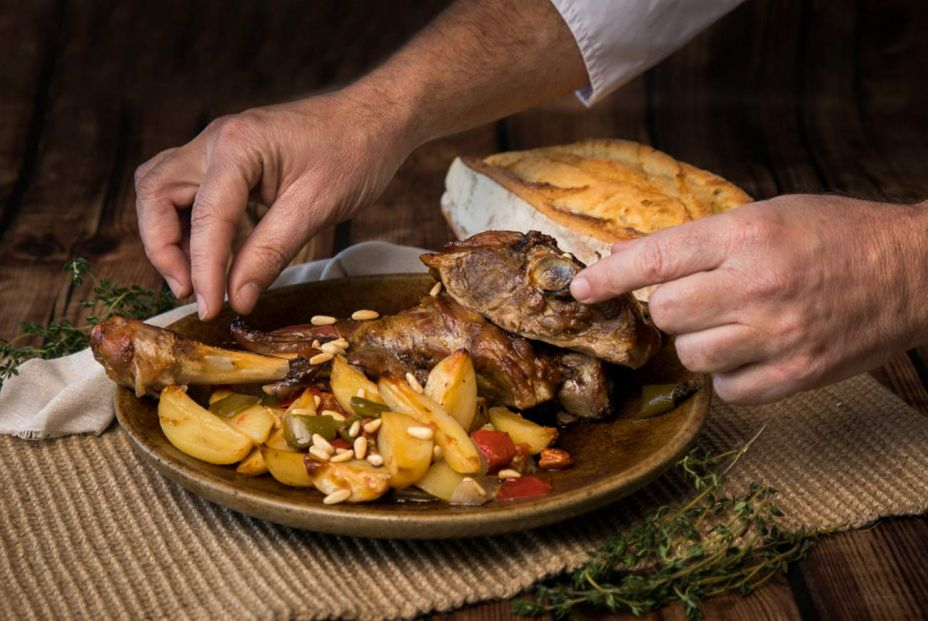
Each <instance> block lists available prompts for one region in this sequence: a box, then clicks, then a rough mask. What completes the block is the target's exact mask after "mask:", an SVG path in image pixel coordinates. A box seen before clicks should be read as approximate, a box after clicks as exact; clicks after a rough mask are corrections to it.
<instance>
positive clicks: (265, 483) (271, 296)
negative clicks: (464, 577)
mask: <svg viewBox="0 0 928 621" xmlns="http://www.w3.org/2000/svg"><path fill="white" fill-rule="evenodd" d="M432 284H433V281H432V279H431V278H430V277H429V276H426V275H424V274H408V275H404V274H397V275H388V276H367V277H358V278H347V279H342V280H329V281H322V282H312V283H306V284H302V285H296V286H292V287H286V288H281V289H275V290H273V291H270V292H268V293H266V294H265V295H264V297H263V299H262V300H261V302H260V304H259V305H258V308H257V309H256V310H255V312H254V314H253V315H252V316H250V317H249V323H250V324H252V325H254V326H256V327H260V328H273V327H281V326H286V325H290V324H296V323H306V322H308V320H309V318H310V317H311V316H312V315H315V314H328V315H334V316H337V317H344V316H347V315H349V314H350V313H351V312H352V311H354V310H356V309H358V308H372V309H376V310H378V311H380V312H381V313H393V312H397V311H399V310H402V309H404V308H408V307H410V306H413V305H414V304H415V303H416V302H417V300H418V299H419V298H420V297H421V296H422V295H424V294H426V292H427V291H428V290H429V288H430V287H431V286H432ZM231 318H232V315H231V313H230V311H228V310H226V311H224V313H223V314H222V315H221V316H220V317H219V318H218V319H217V320H215V321H213V322H210V323H202V322H200V321H199V320H198V319H197V317H196V315H194V314H191V315H190V316H188V317H185V318H183V319H181V320H179V321H177V322H176V323H174V324H173V325H172V326H171V328H172V329H174V330H176V331H177V332H180V333H181V334H185V335H187V336H191V337H194V338H197V339H200V340H202V341H205V342H207V343H212V344H223V343H228V342H230V336H229V330H228V328H229V321H230V320H231ZM689 377H691V374H690V373H689V372H688V371H686V370H685V369H684V368H683V367H681V366H680V364H679V362H678V361H677V359H676V356H675V355H674V354H673V348H672V347H669V346H668V347H665V349H664V351H662V352H661V353H660V354H659V355H658V356H657V357H656V358H655V359H654V360H653V361H652V362H651V363H649V364H648V365H647V367H646V368H644V369H641V370H639V371H636V372H629V373H628V382H627V389H628V394H629V395H630V396H629V398H628V399H627V400H626V401H625V402H624V405H620V408H619V409H620V411H619V412H618V413H617V416H616V417H615V418H613V419H611V420H609V421H607V422H602V423H583V424H578V425H575V426H573V427H571V428H569V429H567V430H565V431H564V432H563V433H562V434H561V437H560V439H559V441H558V445H559V446H561V447H563V448H565V449H567V450H568V451H570V453H571V455H573V457H574V460H575V463H576V465H575V466H574V467H573V468H571V469H569V470H565V471H562V472H555V473H545V474H543V475H542V476H544V477H545V478H547V479H548V480H549V481H550V482H551V483H552V485H553V487H554V491H553V492H552V493H551V494H550V495H548V496H544V497H541V498H536V499H531V500H523V501H510V502H496V501H494V502H491V503H489V504H487V505H484V506H482V507H452V506H449V505H446V504H444V503H440V502H431V503H410V502H404V503H400V502H396V501H389V500H381V501H379V502H375V503H369V504H359V505H347V504H342V505H334V506H330V505H324V504H322V495H321V494H319V493H318V492H316V491H311V490H306V489H298V488H292V487H286V486H284V485H281V484H279V483H277V482H276V481H275V480H274V479H272V478H271V477H270V476H261V477H248V476H244V475H240V474H237V473H236V472H235V469H234V467H232V466H214V465H211V464H207V463H205V462H202V461H199V460H197V459H194V458H193V457H189V456H187V455H184V454H183V453H181V452H180V451H178V450H177V449H176V448H174V447H173V446H172V445H171V444H170V443H169V442H168V441H167V439H166V438H165V436H164V434H163V433H162V432H161V428H160V426H159V424H158V416H157V407H156V402H155V401H153V400H151V399H148V398H144V399H138V398H136V397H135V395H134V393H133V392H131V391H130V390H127V389H125V388H118V389H117V390H116V416H117V418H118V419H119V422H120V424H121V425H122V426H123V428H124V429H125V430H126V432H127V433H128V434H129V436H130V437H131V438H132V439H133V440H134V442H135V446H136V448H137V450H138V452H139V454H140V455H141V456H142V457H143V458H144V459H145V460H146V461H148V462H149V463H150V464H151V465H153V466H154V467H155V468H156V469H157V470H158V471H159V472H160V473H161V474H163V475H164V476H166V477H167V478H169V479H171V480H173V481H176V482H177V483H179V484H180V485H181V486H183V487H184V488H186V489H188V490H190V491H192V492H193V493H195V494H198V495H200V496H202V497H204V498H206V499H207V500H210V501H212V502H215V503H217V504H220V505H223V506H225V507H229V508H230V509H234V510H236V511H241V512H242V513H246V514H248V515H253V516H256V517H260V518H264V519H268V520H271V521H272V522H278V523H280V524H285V525H287V526H295V527H297V528H304V529H307V530H313V531H319V532H325V533H333V534H339V535H352V536H359V537H391V538H410V539H441V538H451V537H470V536H477V535H491V534H498V533H505V532H510V531H515V530H524V529H527V528H533V527H536V526H542V525H544V524H550V523H552V522H557V521H560V520H564V519H567V518H570V517H573V516H576V515H579V514H581V513H584V512H587V511H590V510H592V509H596V508H597V507H601V506H603V505H605V504H607V503H609V502H613V501H615V500H617V499H619V498H621V497H623V496H625V495H627V494H629V493H631V492H633V491H635V490H636V489H638V488H640V487H642V486H643V485H645V484H647V483H649V482H650V481H652V480H654V479H655V478H656V477H657V476H658V475H660V474H661V473H662V472H663V471H664V470H666V469H667V468H668V467H669V466H670V465H671V464H672V463H673V462H674V461H675V460H677V459H678V458H679V457H680V456H681V454H682V453H683V452H684V451H685V450H686V449H687V447H688V446H689V445H690V443H691V442H692V441H693V439H694V438H695V437H696V434H697V433H698V432H699V429H700V427H701V426H702V424H703V420H704V419H705V417H706V413H707V412H708V410H709V400H710V398H711V390H710V388H709V384H708V381H707V380H706V378H704V377H699V378H696V379H697V380H698V381H699V382H700V390H699V392H698V393H697V394H695V395H694V396H692V397H691V398H690V399H688V400H687V401H686V402H684V403H683V404H682V405H680V406H679V407H678V408H677V409H676V410H674V411H672V412H670V413H668V414H665V415H662V416H658V417H655V418H651V419H646V420H633V419H632V418H631V415H630V411H631V410H633V409H634V405H633V403H634V393H635V390H636V389H637V387H638V386H640V385H642V384H652V383H668V382H676V381H679V380H681V379H684V378H689Z"/></svg>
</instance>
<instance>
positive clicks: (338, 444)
mask: <svg viewBox="0 0 928 621" xmlns="http://www.w3.org/2000/svg"><path fill="white" fill-rule="evenodd" d="M329 444H331V445H332V448H336V449H340V448H343V449H346V450H347V449H350V448H352V446H351V445H350V444H349V443H348V442H346V441H345V440H342V439H341V438H335V439H334V440H329Z"/></svg>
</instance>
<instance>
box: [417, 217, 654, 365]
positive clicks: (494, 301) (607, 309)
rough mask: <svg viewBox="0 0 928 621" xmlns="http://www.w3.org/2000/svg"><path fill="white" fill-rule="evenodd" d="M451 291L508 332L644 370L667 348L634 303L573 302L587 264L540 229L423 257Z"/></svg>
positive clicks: (488, 235)
mask: <svg viewBox="0 0 928 621" xmlns="http://www.w3.org/2000/svg"><path fill="white" fill-rule="evenodd" d="M422 261H423V262H424V263H425V264H426V265H428V266H429V267H430V268H432V272H433V274H435V275H436V276H437V277H438V278H440V279H441V281H442V283H443V284H444V286H445V290H446V291H447V292H448V294H450V295H451V297H453V298H454V299H455V300H456V301H457V302H458V303H460V304H461V305H462V306H464V307H465V308H468V309H470V310H472V311H475V312H478V313H480V314H481V315H483V316H484V317H486V318H487V319H489V320H490V321H492V322H493V323H495V324H496V325H498V326H500V327H501V328H503V329H504V330H506V331H507V332H513V333H515V334H519V335H521V336H524V337H526V338H529V339H537V340H540V341H544V342H546V343H551V344H552V345H557V346H558V347H564V348H567V349H572V350H575V351H578V352H582V353H585V354H589V355H590V356H594V357H596V358H601V359H603V360H606V361H608V362H613V363H616V364H621V365H625V366H629V367H632V368H638V367H640V366H641V365H643V364H644V363H645V362H646V361H647V360H648V358H649V357H650V356H651V354H652V353H654V352H655V351H657V348H658V346H659V345H660V334H659V333H658V331H657V329H656V328H655V327H654V326H653V325H651V324H650V323H649V322H648V321H647V320H645V318H644V316H643V315H642V312H641V308H640V307H639V305H638V302H637V301H636V300H635V298H634V297H633V296H632V295H630V294H627V295H624V296H622V297H619V298H616V299H614V300H609V301H607V302H602V303H599V304H593V305H586V304H581V303H580V302H577V301H576V300H574V299H573V298H572V297H571V295H570V291H569V286H570V281H571V280H572V279H573V277H574V275H576V274H577V273H578V272H579V271H580V270H581V269H583V268H584V267H585V265H583V263H581V262H580V261H578V260H577V259H575V258H573V257H572V256H570V255H566V254H562V253H561V251H560V249H559V248H558V247H557V242H555V240H554V239H553V238H551V237H549V236H547V235H543V234H541V233H539V232H538V231H530V232H529V233H527V234H522V233H515V232H512V231H486V232H484V233H478V234H477V235H474V236H473V237H471V238H469V239H466V240H464V241H460V242H452V243H450V244H448V245H447V246H445V248H444V250H442V252H438V253H430V254H425V255H422Z"/></svg>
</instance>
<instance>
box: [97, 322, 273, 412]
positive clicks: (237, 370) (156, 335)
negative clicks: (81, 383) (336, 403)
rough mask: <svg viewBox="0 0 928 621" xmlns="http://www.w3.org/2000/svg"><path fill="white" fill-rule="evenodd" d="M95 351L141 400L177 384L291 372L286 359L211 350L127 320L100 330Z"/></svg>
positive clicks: (112, 374) (267, 379)
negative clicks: (144, 396) (145, 395)
mask: <svg viewBox="0 0 928 621" xmlns="http://www.w3.org/2000/svg"><path fill="white" fill-rule="evenodd" d="M90 347H91V349H92V350H93V355H94V358H96V359H97V362H99V363H100V364H102V365H103V367H104V368H105V369H106V374H107V375H109V376H110V378H111V379H112V380H113V381H114V382H116V383H117V384H119V385H121V386H126V387H127V388H132V389H134V390H135V394H136V395H138V396H140V397H141V396H142V395H144V394H150V395H152V396H157V395H158V394H160V392H161V389H162V388H164V387H165V386H171V385H182V384H237V383H243V384H244V383H249V382H254V383H258V382H270V381H274V380H279V379H282V378H284V377H285V376H286V375H287V373H288V370H289V368H290V363H289V361H287V360H284V359H281V358H274V357H271V356H261V355H259V354H254V353H250V352H242V351H231V350H228V349H220V348H218V347H210V346H209V345H204V344H203V343H200V342H198V341H194V340H192V339H188V338H185V337H183V336H181V335H179V334H176V333H174V332H171V331H170V330H165V329H163V328H156V327H155V326H150V325H148V324H144V323H142V322H141V321H137V320H135V319H123V318H122V317H112V318H110V319H107V320H106V321H104V322H103V323H101V324H99V325H97V326H96V327H94V329H93V333H92V334H91V337H90Z"/></svg>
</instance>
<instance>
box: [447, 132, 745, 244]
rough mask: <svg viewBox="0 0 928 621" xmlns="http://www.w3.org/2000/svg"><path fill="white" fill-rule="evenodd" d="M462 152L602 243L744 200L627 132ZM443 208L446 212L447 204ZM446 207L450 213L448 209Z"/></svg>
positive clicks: (505, 184) (732, 189)
mask: <svg viewBox="0 0 928 621" xmlns="http://www.w3.org/2000/svg"><path fill="white" fill-rule="evenodd" d="M462 160H463V163H464V164H465V165H466V166H468V167H470V168H471V169H473V170H474V171H475V172H477V173H479V174H482V175H486V176H487V177H489V178H491V179H492V180H494V181H495V182H496V183H498V184H500V185H501V186H503V187H504V188H506V189H507V190H509V191H510V192H512V193H513V194H515V195H517V196H518V197H520V198H522V199H524V200H525V201H526V202H527V203H529V204H530V205H531V206H532V207H534V208H535V209H536V210H538V211H539V212H541V213H542V214H544V216H546V217H547V218H549V219H551V220H552V221H554V222H556V223H557V224H559V225H561V226H562V227H566V228H568V229H570V230H573V231H576V232H577V233H578V234H581V235H585V236H588V237H592V238H594V239H596V240H599V241H600V242H601V243H604V244H611V243H612V242H615V241H619V240H623V239H631V238H634V237H639V236H641V235H647V234H648V233H652V232H654V231H656V230H659V229H662V228H667V227H669V226H674V225H676V224H682V223H684V222H687V221H690V220H693V219H696V218H700V217H704V216H709V215H713V214H717V213H721V212H723V211H726V210H728V209H732V208H734V207H737V206H739V205H743V204H745V203H747V202H750V201H751V197H750V196H748V195H747V194H746V193H745V192H744V191H742V190H741V189H740V188H738V187H737V186H735V185H734V184H732V183H730V182H728V181H726V180H725V179H723V178H721V177H719V176H718V175H714V174H712V173H710V172H707V171H704V170H701V169H699V168H696V167H695V166H690V165H689V164H685V163H682V162H678V161H677V160H675V159H674V158H672V157H670V156H669V155H667V154H666V153H662V152H661V151H658V150H656V149H653V148H651V147H649V146H646V145H642V144H638V143H635V142H631V141H627V140H610V139H600V140H585V141H581V142H577V143H574V144H568V145H561V146H554V147H545V148H541V149H533V150H530V151H512V152H507V153H498V154H496V155H491V156H490V157H487V158H485V159H478V158H462ZM446 208H447V209H448V210H449V211H452V212H453V210H454V209H455V206H454V205H452V204H449V205H447V206H446ZM487 208H492V206H488V207H487ZM446 215H449V221H451V220H452V219H453V213H451V214H448V213H447V212H446Z"/></svg>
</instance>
